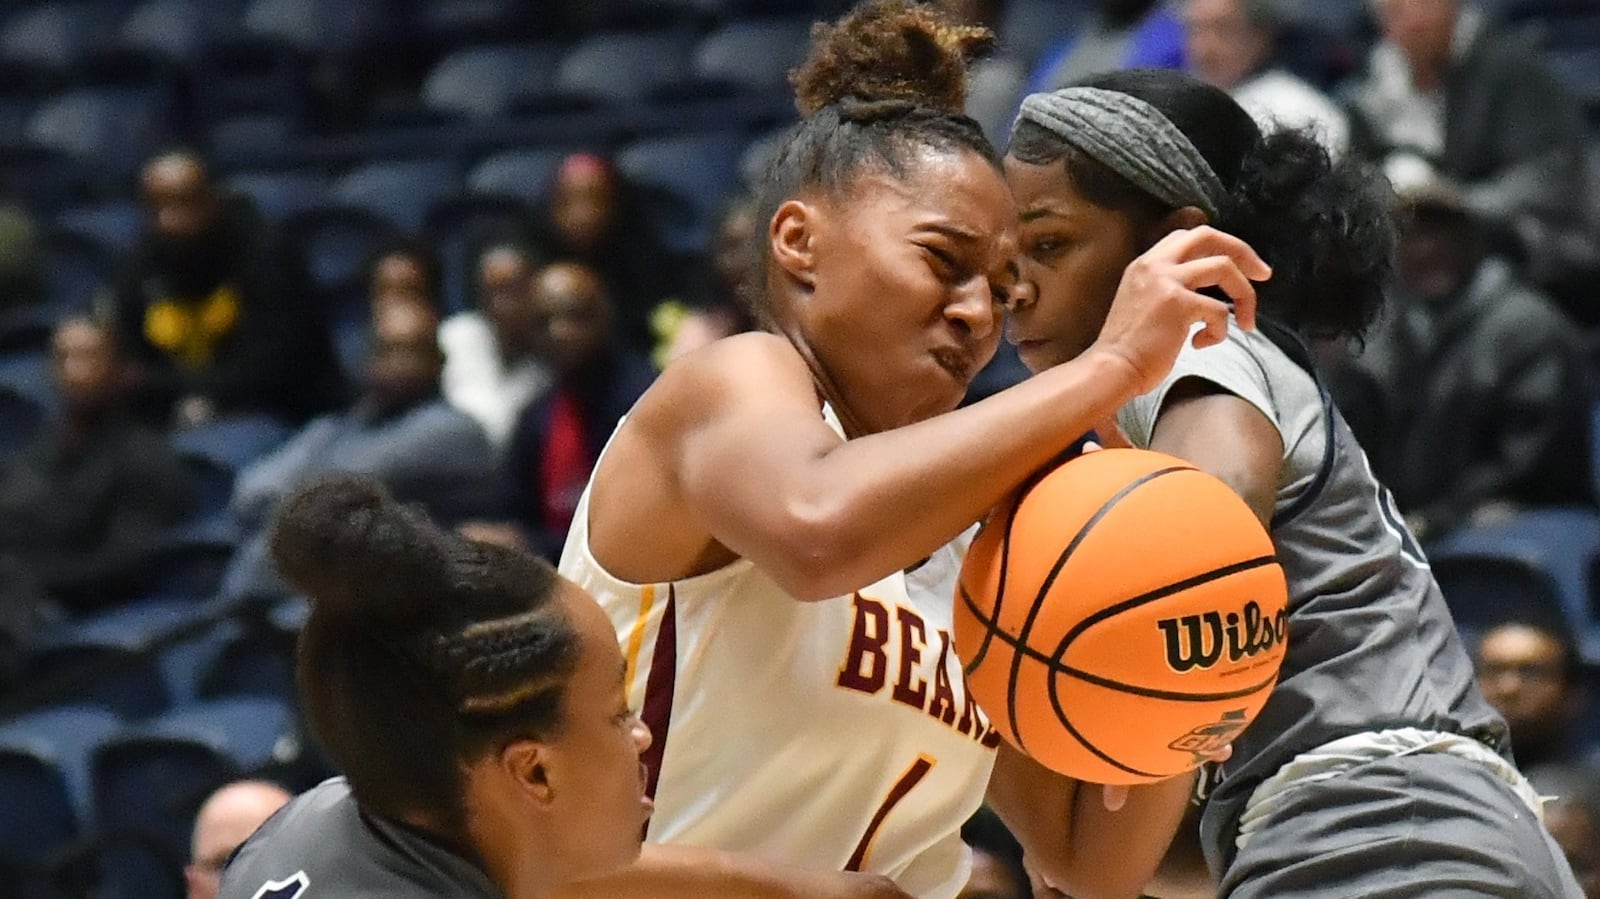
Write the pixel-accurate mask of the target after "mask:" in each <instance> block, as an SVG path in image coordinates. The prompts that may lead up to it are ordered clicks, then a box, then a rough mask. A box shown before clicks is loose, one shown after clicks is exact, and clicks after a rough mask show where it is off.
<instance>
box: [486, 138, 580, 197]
mask: <svg viewBox="0 0 1600 899" xmlns="http://www.w3.org/2000/svg"><path fill="white" fill-rule="evenodd" d="M569 152H570V151H568V150H562V149H550V148H547V149H531V150H507V151H505V152H503V153H496V154H495V155H493V156H490V157H489V158H487V159H485V160H483V161H482V162H479V163H478V164H477V165H476V166H474V167H473V169H472V171H471V172H470V173H469V174H468V175H467V190H468V191H469V192H471V193H474V194H484V195H490V196H504V197H516V198H519V199H521V200H523V201H525V202H526V203H527V204H528V205H529V206H530V207H531V208H533V209H542V208H543V207H544V205H545V203H546V201H547V200H548V199H549V195H550V186H551V182H552V181H553V180H554V179H555V174H556V170H557V169H559V168H560V167H561V161H562V160H563V159H565V158H566V157H567V155H568V153H569Z"/></svg>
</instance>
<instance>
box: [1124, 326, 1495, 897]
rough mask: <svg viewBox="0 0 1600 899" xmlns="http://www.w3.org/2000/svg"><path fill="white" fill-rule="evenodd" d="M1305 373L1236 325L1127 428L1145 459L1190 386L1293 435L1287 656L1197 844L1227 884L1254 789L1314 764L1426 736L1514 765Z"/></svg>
mask: <svg viewBox="0 0 1600 899" xmlns="http://www.w3.org/2000/svg"><path fill="white" fill-rule="evenodd" d="M1268 333H1271V334H1272V337H1270V338H1269V337H1268V336H1267V335H1268ZM1291 355H1292V356H1294V357H1297V358H1298V360H1299V361H1296V359H1295V358H1291ZM1310 364H1311V363H1310V358H1309V354H1308V353H1306V352H1305V349H1304V347H1303V346H1302V345H1301V344H1300V343H1299V341H1298V340H1297V339H1296V338H1295V337H1294V336H1292V335H1290V334H1289V333H1288V332H1286V331H1284V330H1283V329H1282V328H1279V327H1274V326H1272V325H1271V324H1270V323H1266V324H1264V325H1263V327H1262V329H1261V330H1258V331H1256V332H1247V331H1244V330H1242V329H1240V328H1239V327H1237V325H1230V327H1229V331H1228V338H1227V340H1225V341H1224V342H1223V343H1222V344H1220V345H1218V346H1215V347H1211V348H1208V349H1204V350H1196V349H1194V348H1193V347H1186V348H1185V349H1184V351H1183V353H1182V354H1181V355H1180V357H1179V359H1178V363H1177V366H1176V367H1175V368H1174V369H1173V371H1172V373H1171V374H1170V375H1169V376H1168V377H1167V379H1166V381H1164V382H1163V383H1162V385H1161V387H1159V388H1158V389H1156V390H1155V391H1153V392H1151V393H1149V394H1147V395H1145V396H1142V397H1140V398H1138V399H1137V400H1135V401H1134V402H1133V403H1131V404H1130V405H1129V406H1128V407H1126V408H1125V409H1123V411H1122V413H1121V415H1120V416H1119V418H1118V421H1119V423H1120V424H1121V425H1122V427H1123V428H1124V430H1126V431H1127V433H1128V436H1129V438H1130V439H1131V441H1132V442H1133V443H1134V445H1136V446H1149V443H1150V436H1151V431H1152V430H1153V428H1154V426H1155V421H1156V416H1157V414H1158V413H1159V412H1160V409H1161V404H1162V402H1163V400H1164V399H1165V397H1166V394H1167V391H1168V390H1170V389H1171V387H1172V385H1174V384H1176V383H1177V382H1179V381H1181V380H1183V379H1184V378H1190V377H1195V378H1201V379H1204V380H1206V381H1209V382H1212V383H1214V384H1216V385H1217V386H1219V387H1221V388H1222V389H1224V390H1226V391H1228V392H1229V393H1232V394H1234V395H1236V396H1238V397H1240V398H1241V399H1243V400H1245V401H1246V402H1248V403H1250V404H1251V405H1252V406H1254V407H1255V408H1257V409H1258V410H1260V411H1261V413H1262V414H1263V415H1265V416H1266V417H1267V419H1268V420H1269V421H1271V422H1272V423H1273V424H1274V426H1275V427H1276V428H1277V429H1278V433H1279V434H1280V435H1281V436H1282V437H1283V445H1284V455H1283V468H1282V472H1281V474H1280V476H1279V479H1278V483H1279V487H1278V495H1277V507H1276V512H1275V514H1274V516H1273V521H1272V539H1273V544H1274V546H1275V547H1276V549H1277V555H1278V560H1279V562H1280V564H1282V566H1283V570H1284V575H1285V576H1286V578H1287V580H1288V585H1289V648H1288V653H1287V655H1286V656H1285V658H1284V663H1283V668H1282V670H1281V673H1280V675H1279V681H1278V686H1277V688H1276V689H1275V690H1274V691H1273V693H1272V696H1271V698H1270V699H1268V700H1267V704H1266V706H1265V708H1263V709H1262V711H1261V713H1260V715H1259V716H1258V717H1257V718H1256V720H1255V721H1254V722H1253V723H1252V724H1251V725H1250V727H1249V728H1247V729H1246V730H1245V731H1244V733H1243V734H1242V735H1241V736H1240V737H1239V738H1238V739H1237V740H1236V741H1235V742H1234V745H1233V750H1234V752H1233V757H1232V759H1230V760H1229V761H1228V762H1227V763H1226V764H1225V765H1223V766H1222V769H1221V771H1220V772H1213V773H1214V775H1216V777H1215V780H1214V783H1213V785H1212V786H1211V790H1210V795H1209V800H1208V804H1207V807H1206V811H1205V815H1204V818H1203V819H1202V823H1201V835H1202V844H1203V845H1204V847H1205V850H1206V855H1207V859H1208V861H1209V862H1210V864H1211V866H1212V869H1213V870H1217V871H1220V870H1222V869H1223V868H1224V867H1225V865H1226V863H1227V861H1228V860H1229V859H1231V857H1232V854H1233V833H1234V828H1235V825H1236V822H1237V820H1238V817H1239V814H1240V812H1241V811H1242V810H1243V807H1244V804H1245V801H1246V800H1247V799H1248V798H1249V796H1250V793H1251V791H1252V790H1254V789H1255V787H1256V786H1257V785H1258V784H1259V783H1260V782H1261V781H1262V780H1264V779H1266V778H1267V777H1269V776H1270V775H1272V774H1273V773H1274V772H1275V771H1276V770H1277V769H1278V768H1279V767H1280V766H1282V765H1283V764H1284V763H1285V762H1287V761H1289V760H1290V759H1291V758H1293V757H1294V756H1296V755H1298V754H1300V753H1302V752H1305V751H1306V750H1309V749H1313V748H1315V747H1317V746H1320V745H1322V744H1324V743H1327V742H1329V741H1331V740H1334V739H1337V738H1339V737H1344V736H1348V735H1350V734H1355V733H1361V732H1364V731H1376V730H1385V729H1389V728H1396V727H1418V728H1424V729H1428V730H1437V731H1445V732H1449V733H1458V734H1464V735H1468V736H1471V737H1474V738H1477V739H1480V740H1482V741H1483V742H1485V743H1486V744H1488V745H1489V746H1490V747H1491V748H1493V749H1495V750H1496V751H1497V752H1500V753H1502V754H1509V742H1508V740H1507V736H1506V726H1505V723H1504V722H1503V721H1502V720H1501V718H1500V717H1499V715H1498V714H1497V713H1496V712H1495V711H1494V710H1493V709H1492V708H1491V707H1490V706H1489V704H1488V703H1487V702H1486V701H1485V700H1484V698H1483V696H1482V695H1481V694H1480V693H1479V692H1478V688H1477V683H1476V680H1475V678H1474V672H1473V666H1472V661H1471V659H1470V657H1469V656H1468V654H1467V651H1466V649H1465V647H1464V646H1463V644H1462V641H1461V639H1460V637H1459V636H1458V635H1457V633H1456V628H1455V623H1454V621H1453V620H1452V619H1451V617H1450V612H1449V610H1448V609H1447V608H1446V607H1445V602H1444V597H1443V596H1442V595H1441V594H1440V592H1439V586H1438V584H1437V583H1435V581H1434V579H1433V573H1432V571H1431V570H1430V569H1429V567H1428V562H1427V559H1426V558H1425V557H1424V556H1423V554H1422V551H1421V550H1420V549H1419V548H1418V546H1417V542H1416V539H1415V538H1414V537H1413V536H1412V535H1411V532H1410V531H1409V530H1408V529H1407V528H1406V525H1405V522H1404V520H1403V519H1402V518H1401V517H1400V514H1399V512H1398V511H1397V510H1396V509H1395V505H1394V500H1393V498H1392V497H1391V496H1390V495H1389V492H1388V490H1386V489H1385V488H1384V487H1383V486H1382V485H1380V484H1379V483H1378V482H1377V480H1376V479H1375V478H1374V477H1373V475H1372V470H1371V468H1370V466H1369V465H1368V463H1367V458H1366V454H1365V453H1364V452H1363V451H1362V449H1361V447H1360V445H1359V444H1357V442H1356V440H1355V437H1354V436H1353V435H1352V434H1351V432H1350V429H1349V427H1348V426H1347V425H1346V424H1345V422H1344V419H1343V417H1342V416H1340V414H1339V411H1338V409H1336V408H1335V407H1334V405H1333V403H1332V402H1331V401H1330V400H1328V399H1327V397H1326V394H1325V392H1324V391H1323V390H1322V388H1321V386H1320V385H1319V383H1318V381H1317V380H1316V378H1315V376H1314V375H1313V374H1311V372H1310Z"/></svg>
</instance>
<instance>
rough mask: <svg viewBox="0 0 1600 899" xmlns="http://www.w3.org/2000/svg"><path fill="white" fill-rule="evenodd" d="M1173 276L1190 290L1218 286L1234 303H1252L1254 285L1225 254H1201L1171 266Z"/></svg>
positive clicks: (1254, 293)
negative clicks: (1198, 256) (1197, 257)
mask: <svg viewBox="0 0 1600 899" xmlns="http://www.w3.org/2000/svg"><path fill="white" fill-rule="evenodd" d="M1172 275H1173V277H1175V278H1177V279H1178V280H1179V281H1180V282H1182V284H1183V286H1185V287H1187V288H1189V289H1190V290H1200V289H1201V288H1205V287H1220V288H1222V292H1223V293H1225V294H1227V295H1228V297H1229V298H1230V299H1232V300H1233V301H1234V302H1235V303H1241V302H1244V303H1253V302H1254V301H1255V298H1256V286H1255V285H1254V284H1252V283H1251V282H1250V279H1249V278H1246V277H1245V276H1244V272H1243V271H1241V270H1240V268H1239V265H1238V263H1236V262H1234V261H1233V260H1232V259H1229V258H1228V257H1226V256H1203V257H1201V258H1199V259H1191V260H1189V261H1188V262H1184V263H1180V264H1178V265H1175V266H1173V268H1172Z"/></svg>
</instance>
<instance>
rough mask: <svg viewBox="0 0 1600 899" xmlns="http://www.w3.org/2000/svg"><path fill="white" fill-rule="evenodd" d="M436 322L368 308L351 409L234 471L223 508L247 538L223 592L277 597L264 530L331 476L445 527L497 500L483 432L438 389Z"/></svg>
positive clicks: (406, 310) (392, 306)
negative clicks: (365, 348) (369, 484)
mask: <svg viewBox="0 0 1600 899" xmlns="http://www.w3.org/2000/svg"><path fill="white" fill-rule="evenodd" d="M438 323H439V320H438V318H437V317H436V316H435V315H434V313H433V312H432V311H431V310H429V309H427V308H426V307H424V306H423V305H421V304H418V303H387V304H382V305H379V306H378V307H377V308H375V309H374V310H373V323H372V342H371V346H372V350H371V354H370V359H369V362H368V367H367V384H366V389H365V392H364V394H363V396H362V397H361V399H360V400H358V401H357V402H356V404H355V405H354V407H352V408H351V409H349V410H348V411H345V412H340V413H336V414H332V415H327V416H323V417H321V418H318V419H317V420H315V421H313V422H311V423H310V424H309V425H307V426H306V427H305V428H304V429H303V430H302V431H300V433H298V434H296V435H295V436H294V437H292V438H290V439H289V441H288V442H287V443H285V444H284V445H283V446H281V447H279V448H278V449H277V450H275V451H273V452H272V453H271V454H269V455H267V456H266V457H264V458H262V459H261V460H259V461H257V462H256V463H254V464H253V465H251V466H250V467H248V468H246V469H245V470H244V471H241V472H240V473H239V478H238V482H237V483H236V485H235V487H234V496H233V509H234V512H235V513H236V514H237V515H238V517H239V519H240V521H241V522H243V523H244V524H245V527H246V530H247V533H248V534H249V536H248V537H247V538H246V540H245V541H244V542H243V544H242V546H241V549H240V551H239V554H238V557H237V558H236V559H235V560H234V563H233V565H232V570H231V571H230V572H229V574H228V576H227V578H226V580H225V586H224V589H225V590H226V591H228V592H244V593H254V594H258V595H266V596H271V595H280V594H281V593H282V592H283V590H284V589H285V588H284V586H283V584H282V582H281V581H280V580H279V579H278V577H277V574H276V572H274V571H272V569H271V563H270V560H269V558H268V553H267V551H266V544H267V523H268V521H269V520H270V518H271V516H272V513H273V512H274V511H275V510H276V509H277V507H278V504H279V503H280V502H282V500H283V499H284V497H286V496H288V495H289V494H291V493H293V492H294V491H295V490H296V489H298V488H299V487H301V486H302V485H304V484H306V483H308V482H310V481H311V480H313V479H315V478H317V477H319V476H321V475H324V474H328V473H331V472H354V473H358V474H365V475H369V476H371V477H373V478H376V479H377V480H378V481H380V482H382V483H383V484H384V485H385V486H386V487H388V489H389V490H390V491H391V492H392V493H393V494H394V495H395V497H396V498H398V499H400V500H401V501H403V502H411V503H420V504H421V505H422V506H423V507H424V508H426V509H427V510H428V512H429V514H431V515H433V516H434V517H435V518H437V519H439V520H441V521H444V522H450V523H455V522H457V521H461V520H464V519H466V518H470V517H475V516H479V515H483V514H484V513H485V511H486V510H489V509H493V508H495V507H497V506H498V505H499V503H500V497H499V482H498V477H497V475H498V468H497V467H496V462H495V454H494V450H493V448H492V447H491V446H490V445H489V441H488V438H487V437H485V436H484V433H483V428H481V427H479V425H478V423H477V422H475V421H473V420H472V418H471V417H470V416H468V415H467V414H466V413H465V412H462V411H460V410H458V409H456V408H455V407H453V406H451V405H450V404H449V403H447V402H445V400H444V398H443V397H442V396H440V392H439V374H440V370H441V368H442V367H443V364H444V355H443V353H442V352H441V351H440V350H439V342H438V340H439V338H438Z"/></svg>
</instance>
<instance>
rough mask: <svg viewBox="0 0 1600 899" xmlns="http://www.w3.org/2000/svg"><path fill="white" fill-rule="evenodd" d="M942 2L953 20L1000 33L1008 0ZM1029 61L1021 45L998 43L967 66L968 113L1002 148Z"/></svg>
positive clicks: (953, 0) (1020, 101)
mask: <svg viewBox="0 0 1600 899" xmlns="http://www.w3.org/2000/svg"><path fill="white" fill-rule="evenodd" d="M939 5H940V6H941V7H942V8H943V10H944V12H945V14H946V15H948V16H949V17H950V18H951V19H952V20H953V21H956V22H960V23H962V24H964V25H977V26H980V27H983V28H987V29H989V30H990V31H992V32H994V33H995V34H996V35H998V34H1000V31H1001V27H1002V25H1003V23H1004V19H1005V12H1006V0H941V2H940V4H939ZM1028 62H1029V61H1028V60H1027V59H1025V58H1023V56H1022V55H1021V52H1020V51H1019V50H1018V49H1017V48H1015V47H1008V46H1006V45H1004V44H997V45H995V46H993V47H991V48H989V50H988V51H986V52H985V53H984V55H983V56H981V57H980V58H978V59H977V60H975V61H973V62H972V63H971V64H970V65H969V66H968V67H967V115H969V116H971V117H972V118H973V120H975V121H976V122H977V123H978V124H979V125H981V126H982V127H983V133H984V134H987V135H988V136H989V140H990V141H991V142H992V143H993V144H994V145H995V146H997V147H1000V148H1002V149H1004V148H1005V145H1006V141H1007V140H1008V139H1009V138H1010V136H1011V120H1012V119H1014V118H1016V116H1017V107H1018V106H1020V105H1021V103H1022V87H1023V85H1025V84H1026V83H1027V81H1028Z"/></svg>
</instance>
